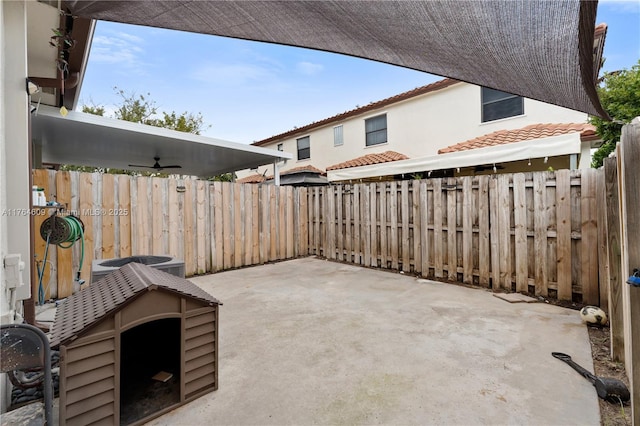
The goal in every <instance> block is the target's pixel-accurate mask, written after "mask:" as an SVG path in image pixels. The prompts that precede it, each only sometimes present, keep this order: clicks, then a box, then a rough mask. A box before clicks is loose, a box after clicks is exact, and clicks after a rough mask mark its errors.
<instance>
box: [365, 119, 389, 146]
mask: <svg viewBox="0 0 640 426" xmlns="http://www.w3.org/2000/svg"><path fill="white" fill-rule="evenodd" d="M364 129H365V133H366V137H367V138H366V144H367V146H372V145H378V144H381V143H385V142H387V114H382V115H379V116H377V117H372V118H368V119H366V120H365V121H364Z"/></svg>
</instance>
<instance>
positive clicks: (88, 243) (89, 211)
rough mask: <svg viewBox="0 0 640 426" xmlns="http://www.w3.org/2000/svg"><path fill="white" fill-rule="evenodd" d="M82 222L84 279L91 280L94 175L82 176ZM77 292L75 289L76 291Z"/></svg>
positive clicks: (80, 191)
mask: <svg viewBox="0 0 640 426" xmlns="http://www.w3.org/2000/svg"><path fill="white" fill-rule="evenodd" d="M79 193H80V220H82V223H84V259H83V262H82V268H81V277H82V279H85V280H89V279H90V276H89V274H90V272H91V262H92V261H93V259H94V257H95V256H94V244H93V218H94V216H95V214H94V212H96V211H97V210H95V209H96V207H94V206H95V204H94V199H93V173H82V174H80V187H79ZM74 291H75V289H74Z"/></svg>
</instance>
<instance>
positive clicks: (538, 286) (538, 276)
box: [533, 173, 548, 297]
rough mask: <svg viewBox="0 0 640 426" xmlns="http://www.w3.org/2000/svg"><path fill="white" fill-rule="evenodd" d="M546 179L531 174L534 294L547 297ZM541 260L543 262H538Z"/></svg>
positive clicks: (542, 174) (536, 174)
mask: <svg viewBox="0 0 640 426" xmlns="http://www.w3.org/2000/svg"><path fill="white" fill-rule="evenodd" d="M546 192H547V178H546V174H544V173H534V174H533V209H534V210H533V226H534V231H533V234H534V236H533V246H534V252H533V258H534V259H536V261H535V294H536V296H543V297H547V295H548V282H547V262H546V261H545V260H546V259H547V201H546V200H547V195H546ZM540 260H543V261H540Z"/></svg>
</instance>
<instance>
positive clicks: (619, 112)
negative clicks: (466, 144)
mask: <svg viewBox="0 0 640 426" xmlns="http://www.w3.org/2000/svg"><path fill="white" fill-rule="evenodd" d="M598 95H599V97H600V102H601V103H602V106H603V108H604V109H605V111H606V112H607V113H608V114H609V116H610V117H611V118H612V119H613V121H608V120H603V119H601V118H599V117H591V118H589V122H590V123H591V124H593V125H594V126H596V132H597V134H598V136H600V137H601V138H602V141H603V143H602V146H601V147H600V148H598V150H597V151H596V152H595V153H594V154H593V157H592V159H591V167H593V168H598V167H601V166H602V162H603V160H604V159H605V158H607V157H608V156H609V154H610V153H611V152H612V151H613V150H614V149H615V147H616V143H617V142H618V141H619V140H620V134H621V132H622V126H623V125H624V124H627V123H629V122H631V120H633V119H634V118H635V117H638V116H640V61H638V63H637V64H636V65H634V66H633V67H631V69H630V70H627V69H624V70H621V71H615V72H609V73H606V74H605V75H604V76H603V77H602V81H601V84H600V87H599V88H598Z"/></svg>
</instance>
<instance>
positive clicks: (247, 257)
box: [238, 183, 254, 266]
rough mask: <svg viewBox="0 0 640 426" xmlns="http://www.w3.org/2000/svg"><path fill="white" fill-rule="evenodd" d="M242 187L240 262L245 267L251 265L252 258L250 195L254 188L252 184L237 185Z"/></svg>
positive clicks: (251, 201) (251, 200)
mask: <svg viewBox="0 0 640 426" xmlns="http://www.w3.org/2000/svg"><path fill="white" fill-rule="evenodd" d="M238 185H240V186H241V187H242V189H243V191H244V198H243V200H242V203H243V207H242V210H243V211H244V216H243V222H244V223H243V225H242V226H243V228H244V239H243V243H244V248H243V252H244V253H243V260H242V264H243V265H245V266H247V265H251V263H252V258H253V253H252V249H253V235H252V234H253V226H252V222H253V197H252V195H251V188H253V187H254V185H253V184H243V183H241V184H238Z"/></svg>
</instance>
